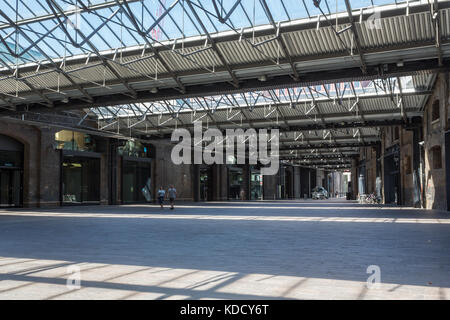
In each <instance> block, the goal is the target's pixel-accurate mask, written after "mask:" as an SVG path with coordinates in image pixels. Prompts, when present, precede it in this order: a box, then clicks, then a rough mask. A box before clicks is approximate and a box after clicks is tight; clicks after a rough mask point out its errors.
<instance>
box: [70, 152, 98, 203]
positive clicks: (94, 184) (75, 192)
mask: <svg viewBox="0 0 450 320" xmlns="http://www.w3.org/2000/svg"><path fill="white" fill-rule="evenodd" d="M62 203H63V204H64V205H77V204H99V203H100V159H99V158H87V157H80V156H66V157H64V160H63V163H62Z"/></svg>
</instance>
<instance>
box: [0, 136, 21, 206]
mask: <svg viewBox="0 0 450 320" xmlns="http://www.w3.org/2000/svg"><path fill="white" fill-rule="evenodd" d="M23 149H24V147H23V144H22V143H20V142H19V141H17V140H15V139H13V138H11V137H8V136H4V135H0V207H2V208H5V207H21V206H22V204H23Z"/></svg>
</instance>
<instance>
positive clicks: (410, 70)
mask: <svg viewBox="0 0 450 320" xmlns="http://www.w3.org/2000/svg"><path fill="white" fill-rule="evenodd" d="M385 67H386V68H385V70H383V71H381V70H380V69H379V68H378V67H377V68H368V72H367V74H366V75H363V74H362V73H361V69H360V68H359V67H354V68H348V69H341V70H332V71H328V72H311V73H305V74H304V75H303V76H302V81H301V82H297V81H294V80H293V79H292V78H291V77H290V76H288V75H280V76H274V77H273V78H271V79H268V80H267V81H266V82H261V81H259V80H257V79H247V80H245V81H241V85H240V87H239V88H235V87H234V86H233V85H231V84H229V83H226V82H222V83H216V84H215V85H214V86H211V85H209V84H200V85H191V86H188V87H187V88H188V89H189V92H187V93H181V92H179V90H176V89H173V88H168V89H164V88H161V89H159V91H158V92H157V93H151V92H148V91H140V92H138V96H137V98H136V99H133V101H132V102H133V103H139V102H152V101H161V100H172V99H183V98H194V97H202V96H212V95H221V94H231V93H240V92H248V91H258V90H271V89H280V88H293V87H302V86H308V85H310V86H313V85H320V84H326V83H338V82H345V81H362V80H365V81H366V80H370V79H386V78H391V77H396V76H399V77H401V76H407V75H416V74H417V75H418V74H421V75H423V74H432V73H436V72H445V71H449V70H450V62H448V63H444V65H443V66H442V67H439V66H438V63H437V61H436V59H431V60H422V61H414V62H409V63H407V62H405V64H404V66H397V65H396V64H389V65H386V66H385ZM130 100H131V99H130V98H127V97H124V96H123V95H122V94H121V93H117V94H109V95H105V96H97V97H93V101H92V102H91V103H86V102H85V101H83V100H79V99H76V98H74V99H73V101H71V103H70V105H67V104H64V103H55V108H62V109H77V108H88V107H102V106H114V105H122V104H127V103H129V102H130ZM30 106H31V107H34V106H33V105H32V104H30ZM19 109H20V107H19Z"/></svg>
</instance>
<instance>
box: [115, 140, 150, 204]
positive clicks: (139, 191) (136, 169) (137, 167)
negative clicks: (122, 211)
mask: <svg viewBox="0 0 450 320" xmlns="http://www.w3.org/2000/svg"><path fill="white" fill-rule="evenodd" d="M118 152H119V155H120V156H121V163H122V165H121V181H122V184H121V190H122V203H123V204H131V203H145V202H151V201H152V197H151V194H152V192H151V190H152V157H153V155H154V148H153V146H151V145H148V144H142V143H140V142H139V141H135V140H127V141H121V145H120V146H119V147H118Z"/></svg>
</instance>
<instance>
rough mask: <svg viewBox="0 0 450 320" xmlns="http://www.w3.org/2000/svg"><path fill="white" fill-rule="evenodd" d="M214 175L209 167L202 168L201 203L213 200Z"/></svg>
mask: <svg viewBox="0 0 450 320" xmlns="http://www.w3.org/2000/svg"><path fill="white" fill-rule="evenodd" d="M212 191H213V190H212V173H211V168H210V167H208V166H205V167H201V168H200V201H210V200H212Z"/></svg>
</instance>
